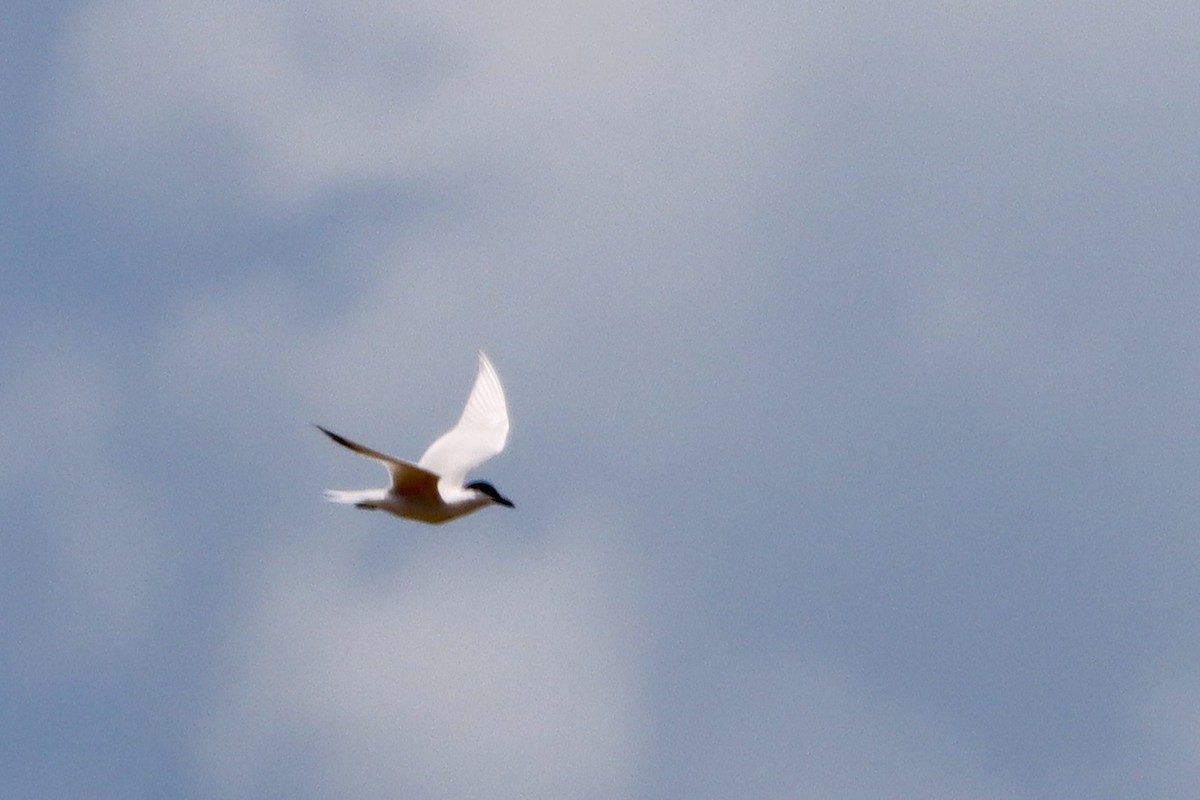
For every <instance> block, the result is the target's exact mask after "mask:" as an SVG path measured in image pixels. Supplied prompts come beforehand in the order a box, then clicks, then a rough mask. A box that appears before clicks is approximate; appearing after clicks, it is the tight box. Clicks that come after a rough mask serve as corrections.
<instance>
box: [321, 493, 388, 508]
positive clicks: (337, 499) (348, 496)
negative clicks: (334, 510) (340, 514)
mask: <svg viewBox="0 0 1200 800" xmlns="http://www.w3.org/2000/svg"><path fill="white" fill-rule="evenodd" d="M325 499H326V500H328V501H329V502H330V503H345V504H346V505H350V506H360V507H361V506H363V505H370V504H371V502H372V501H374V500H378V499H379V491H378V490H376V489H351V490H342V489H326V490H325Z"/></svg>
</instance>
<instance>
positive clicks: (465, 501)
mask: <svg viewBox="0 0 1200 800" xmlns="http://www.w3.org/2000/svg"><path fill="white" fill-rule="evenodd" d="M317 429H318V430H320V431H321V432H322V433H324V434H325V435H326V436H328V437H329V438H330V439H332V440H333V441H335V442H337V443H338V444H340V445H342V446H343V447H347V448H349V449H351V450H353V451H354V452H356V453H358V454H359V455H362V456H366V457H367V458H370V459H373V460H375V461H378V462H380V463H381V464H383V465H384V466H385V467H387V470H388V473H389V474H390V475H391V476H392V485H391V486H387V487H384V488H381V489H351V490H340V489H329V490H327V491H326V492H325V498H326V499H327V500H329V501H331V502H334V503H348V504H350V505H354V506H357V507H358V508H367V509H377V510H380V511H387V512H388V513H391V514H395V515H396V516H398V517H403V518H404V519H413V520H418V521H420V522H428V523H432V524H437V523H441V522H447V521H448V520H452V519H455V518H457V517H461V516H463V515H464V514H470V513H471V512H472V511H475V510H477V509H480V508H483V507H484V506H486V505H491V504H493V503H495V504H498V505H502V506H508V507H509V508H511V507H512V503H511V502H509V500H508V499H506V498H504V497H502V496H501V495H500V493H499V492H497V491H496V489H495V487H493V486H492V485H491V484H490V483H486V482H484V481H473V482H471V483H464V481H465V480H466V476H467V473H468V472H470V471H471V470H472V469H475V468H476V467H478V466H479V465H480V464H482V463H483V462H485V461H487V460H488V459H489V458H491V457H492V456H494V455H496V454H497V453H499V452H500V451H501V450H503V449H504V444H505V442H506V441H507V440H508V407H507V404H506V403H505V400H504V389H503V387H501V385H500V378H499V376H498V375H496V369H495V367H493V366H492V362H490V361H488V358H487V356H486V355H484V354H483V351H480V353H479V373H478V375H476V377H475V386H474V388H472V389H471V396H470V397H469V398H468V399H467V406H466V408H464V409H463V413H462V417H460V418H459V420H458V424H456V425H455V426H454V427H453V428H451V429H450V430H449V431H447V432H446V433H444V434H442V436H441V437H439V438H438V439H437V441H435V442H434V443H433V444H431V445H430V446H429V449H428V450H426V451H425V454H424V455H423V456H421V460H420V461H419V462H417V463H416V464H411V463H409V462H407V461H402V460H400V459H398V458H393V457H391V456H389V455H384V454H383V453H380V452H378V451H376V450H372V449H370V448H369V447H364V446H363V445H361V444H358V443H356V442H352V441H350V440H349V439H346V438H345V437H342V436H339V435H338V434H336V433H334V432H332V431H329V430H326V429H325V428H322V427H321V426H320V425H318V426H317Z"/></svg>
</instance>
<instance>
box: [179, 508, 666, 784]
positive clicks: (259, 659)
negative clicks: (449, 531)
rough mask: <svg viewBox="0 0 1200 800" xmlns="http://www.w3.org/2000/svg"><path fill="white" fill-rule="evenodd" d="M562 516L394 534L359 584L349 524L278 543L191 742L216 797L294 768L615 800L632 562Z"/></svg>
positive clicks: (628, 706)
mask: <svg viewBox="0 0 1200 800" xmlns="http://www.w3.org/2000/svg"><path fill="white" fill-rule="evenodd" d="M566 528H567V529H568V530H571V531H573V532H571V533H567V534H566V535H563V536H562V537H561V538H557V539H554V538H552V539H548V540H543V541H530V540H525V541H523V542H522V543H519V544H516V545H513V546H511V547H507V546H497V545H492V546H487V545H480V544H475V543H472V542H470V541H469V540H466V539H462V538H459V539H457V540H456V541H455V543H453V544H450V543H447V542H446V541H445V540H444V539H443V540H441V544H440V545H439V547H437V548H436V549H435V548H433V547H428V548H427V549H426V548H425V547H423V546H420V545H418V546H416V547H410V548H409V552H408V556H407V557H406V559H405V564H404V566H402V567H399V568H398V569H397V570H396V571H395V572H394V573H389V574H386V575H377V576H375V577H373V578H372V577H367V576H364V574H363V571H364V568H365V564H364V562H363V558H364V554H363V553H356V552H354V550H355V544H354V542H355V541H358V542H361V540H355V539H352V538H349V537H350V536H352V534H345V533H343V534H339V536H341V537H342V538H341V539H331V538H330V537H329V535H328V534H329V532H328V531H326V532H325V535H323V536H322V537H320V538H319V541H320V544H319V545H318V544H310V546H308V547H296V546H292V547H286V548H285V547H281V548H280V549H279V550H278V551H277V552H276V554H275V556H274V557H273V558H272V559H271V560H270V562H269V563H268V565H267V567H266V569H265V570H264V573H263V575H262V576H261V577H262V587H263V588H262V592H261V595H260V596H259V597H258V598H257V600H256V601H255V602H254V606H253V608H251V609H248V612H249V613H248V615H247V618H246V620H245V623H244V627H243V628H242V629H241V630H240V631H239V633H238V635H237V636H236V638H235V639H234V640H233V641H231V642H230V645H229V652H228V653H227V654H226V658H227V660H228V663H227V667H228V672H227V673H224V672H223V673H222V674H226V675H227V676H228V678H227V680H222V682H221V686H220V690H219V696H218V697H217V698H215V704H214V715H213V718H212V719H211V720H210V721H209V723H208V724H207V725H206V726H205V728H204V734H203V738H202V739H201V741H200V742H199V743H198V746H197V750H198V753H199V758H200V760H201V764H202V769H203V772H204V775H205V777H206V778H207V780H208V782H209V785H210V787H211V788H212V791H213V794H214V795H215V796H222V797H230V796H233V797H238V796H258V795H261V794H262V793H263V792H264V791H267V793H270V791H269V790H271V789H273V788H276V789H277V788H278V787H279V783H278V782H279V781H286V780H289V776H291V777H294V774H295V772H296V771H297V770H299V771H300V772H303V773H304V774H307V775H310V776H311V778H312V783H311V786H312V788H311V794H310V795H309V796H314V797H347V796H356V797H362V796H398V795H403V796H406V797H462V796H482V795H487V796H492V797H526V798H530V797H612V796H619V795H620V794H621V793H622V791H623V789H624V788H625V787H626V786H627V785H628V783H629V782H630V780H631V779H632V777H633V775H634V772H635V770H636V769H637V767H638V755H639V751H640V737H641V736H642V735H643V734H642V726H643V719H642V718H643V716H644V711H643V709H642V704H641V701H640V697H639V693H640V686H639V683H640V679H639V676H640V674H641V672H642V670H643V668H644V667H643V665H642V664H641V663H639V662H640V656H639V652H640V647H639V638H640V636H641V632H640V631H639V630H638V623H637V622H636V619H637V617H638V601H637V599H636V597H637V592H638V588H637V578H636V577H635V576H634V575H635V573H636V565H631V564H630V563H629V561H628V554H623V553H619V552H618V551H617V550H615V549H613V548H612V547H611V543H610V542H608V541H607V540H606V537H605V536H603V534H602V532H601V531H600V530H598V529H595V528H592V529H591V530H587V531H586V532H584V530H583V529H581V528H578V527H576V525H574V524H567V525H566ZM405 535H406V536H408V537H409V538H410V540H411V538H412V537H420V536H423V535H427V534H426V532H423V531H408V532H406V534H405ZM439 535H440V534H439ZM461 535H462V529H461V528H460V530H459V536H460V537H461ZM310 541H311V542H313V543H315V542H316V541H318V539H317V538H316V537H314V538H313V539H312V540H310ZM338 541H340V542H341V545H340V546H339V545H337V544H335V543H336V542H338ZM397 546H398V547H402V545H399V544H397ZM631 567H632V569H631Z"/></svg>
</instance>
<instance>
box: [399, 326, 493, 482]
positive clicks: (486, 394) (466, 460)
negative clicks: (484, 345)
mask: <svg viewBox="0 0 1200 800" xmlns="http://www.w3.org/2000/svg"><path fill="white" fill-rule="evenodd" d="M506 441H508V406H507V404H506V403H505V402H504V388H503V387H501V386H500V377H499V376H498V375H497V374H496V368H495V367H493V366H492V362H491V361H488V357H487V356H486V355H484V353H483V351H482V350H480V351H479V373H478V374H477V375H476V376H475V386H474V388H472V389H471V396H470V397H469V398H467V407H466V408H464V409H463V413H462V416H461V417H460V418H459V420H458V424H457V425H455V426H454V427H453V428H451V429H450V430H448V431H446V432H445V433H444V434H442V435H441V437H440V438H439V439H438V440H437V441H436V442H434V443H433V444H431V445H429V449H428V450H426V451H425V455H423V456H421V460H420V461H418V462H417V463H418V464H419V465H420V466H421V467H423V468H424V469H427V470H429V471H430V472H435V473H437V474H438V475H441V476H442V478H444V479H445V480H446V481H447V483H452V484H453V485H455V486H462V485H463V480H464V479H465V478H466V476H467V473H468V472H470V471H471V470H473V469H475V468H476V467H478V466H479V465H480V464H482V463H483V462H485V461H487V460H488V459H489V458H491V457H492V456H494V455H496V454H497V453H499V452H500V451H501V450H503V449H504V443H505V442H506Z"/></svg>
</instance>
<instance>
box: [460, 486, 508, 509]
mask: <svg viewBox="0 0 1200 800" xmlns="http://www.w3.org/2000/svg"><path fill="white" fill-rule="evenodd" d="M466 488H468V489H474V490H475V491H477V492H479V493H480V494H485V495H487V496H488V497H490V498H492V502H493V503H499V504H500V505H502V506H507V507H508V508H513V504H512V501H511V500H509V499H508V498H507V497H505V496H503V495H502V494H500V493H499V492H497V491H496V487H495V486H492V485H491V484H490V483H488V482H487V481H471V482H470V483H468V484H467V486H466Z"/></svg>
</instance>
